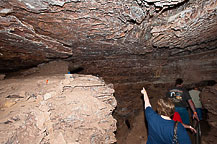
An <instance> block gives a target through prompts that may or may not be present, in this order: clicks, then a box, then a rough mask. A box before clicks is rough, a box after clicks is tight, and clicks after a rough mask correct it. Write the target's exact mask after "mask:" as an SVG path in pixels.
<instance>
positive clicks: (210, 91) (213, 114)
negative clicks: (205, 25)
mask: <svg viewBox="0 0 217 144" xmlns="http://www.w3.org/2000/svg"><path fill="white" fill-rule="evenodd" d="M216 95H217V85H214V86H207V87H206V88H204V89H203V91H202V93H201V101H202V103H203V106H204V108H206V109H207V110H208V114H207V115H208V119H207V120H208V123H209V125H210V127H211V128H210V131H209V133H208V135H209V136H208V137H205V138H204V143H208V144H209V143H210V144H211V143H215V142H216V137H217V121H216V119H217V111H216V109H217V104H216V103H217V97H216Z"/></svg>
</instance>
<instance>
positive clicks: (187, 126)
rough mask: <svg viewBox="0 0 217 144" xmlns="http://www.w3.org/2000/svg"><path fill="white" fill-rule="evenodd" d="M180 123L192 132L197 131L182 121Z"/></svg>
mask: <svg viewBox="0 0 217 144" xmlns="http://www.w3.org/2000/svg"><path fill="white" fill-rule="evenodd" d="M181 124H182V125H183V126H184V128H188V129H190V130H191V131H192V132H194V133H197V131H196V130H195V129H194V128H193V127H192V126H190V125H186V124H184V123H181Z"/></svg>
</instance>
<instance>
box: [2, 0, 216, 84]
mask: <svg viewBox="0 0 217 144" xmlns="http://www.w3.org/2000/svg"><path fill="white" fill-rule="evenodd" d="M54 59H63V60H67V61H70V62H71V63H72V65H73V67H74V68H72V69H75V68H82V69H83V71H84V72H85V73H91V74H95V75H100V76H103V77H105V79H106V80H107V79H108V80H109V81H112V82H114V83H115V82H123V83H126V82H129V77H130V78H131V82H134V81H136V82H138V81H139V80H148V81H152V82H153V81H159V78H161V79H160V80H161V81H167V80H172V78H174V77H176V76H182V77H183V76H185V77H187V78H189V79H190V80H192V79H198V74H201V75H203V77H200V80H204V79H216V78H217V76H216V72H217V62H216V61H217V2H216V0H164V1H163V2H162V1H160V0H1V1H0V71H1V72H8V71H14V70H18V69H23V68H27V67H32V66H36V65H38V64H40V63H44V62H48V61H52V60H54ZM201 68H202V69H201ZM183 69H184V70H190V71H191V72H194V73H193V74H192V75H189V76H186V73H187V72H186V71H183ZM168 75H170V79H168ZM141 76H142V77H141ZM111 77H112V78H111Z"/></svg>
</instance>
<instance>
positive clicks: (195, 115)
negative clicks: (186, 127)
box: [188, 99, 199, 121]
mask: <svg viewBox="0 0 217 144" xmlns="http://www.w3.org/2000/svg"><path fill="white" fill-rule="evenodd" d="M188 103H189V105H190V107H191V109H192V111H193V112H194V115H193V118H196V119H197V120H198V121H199V118H198V115H197V112H196V109H195V106H194V103H193V101H192V100H191V99H189V100H188Z"/></svg>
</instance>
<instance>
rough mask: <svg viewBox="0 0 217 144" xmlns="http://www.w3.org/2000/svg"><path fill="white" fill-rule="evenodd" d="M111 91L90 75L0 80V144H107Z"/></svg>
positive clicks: (111, 137)
mask: <svg viewBox="0 0 217 144" xmlns="http://www.w3.org/2000/svg"><path fill="white" fill-rule="evenodd" d="M113 93H114V89H113V86H112V85H111V84H110V85H107V84H105V82H104V81H103V80H102V79H100V78H98V77H95V76H91V75H78V74H73V76H72V77H71V78H67V79H65V77H64V75H63V74H59V75H54V74H53V75H50V76H28V77H23V78H22V79H20V78H17V79H15V78H11V79H5V80H2V81H0V99H1V101H0V143H8V144H9V143H10V144H15V143H21V144H30V143H31V144H42V143H43V144H44V143H52V144H69V143H70V144H79V143H81V144H84V143H85V144H88V143H91V144H95V143H105V144H110V143H113V142H115V141H116V138H115V135H114V133H113V132H114V131H115V130H116V120H115V119H114V118H113V117H112V111H113V110H114V108H115V107H116V100H115V98H114V96H113Z"/></svg>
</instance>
